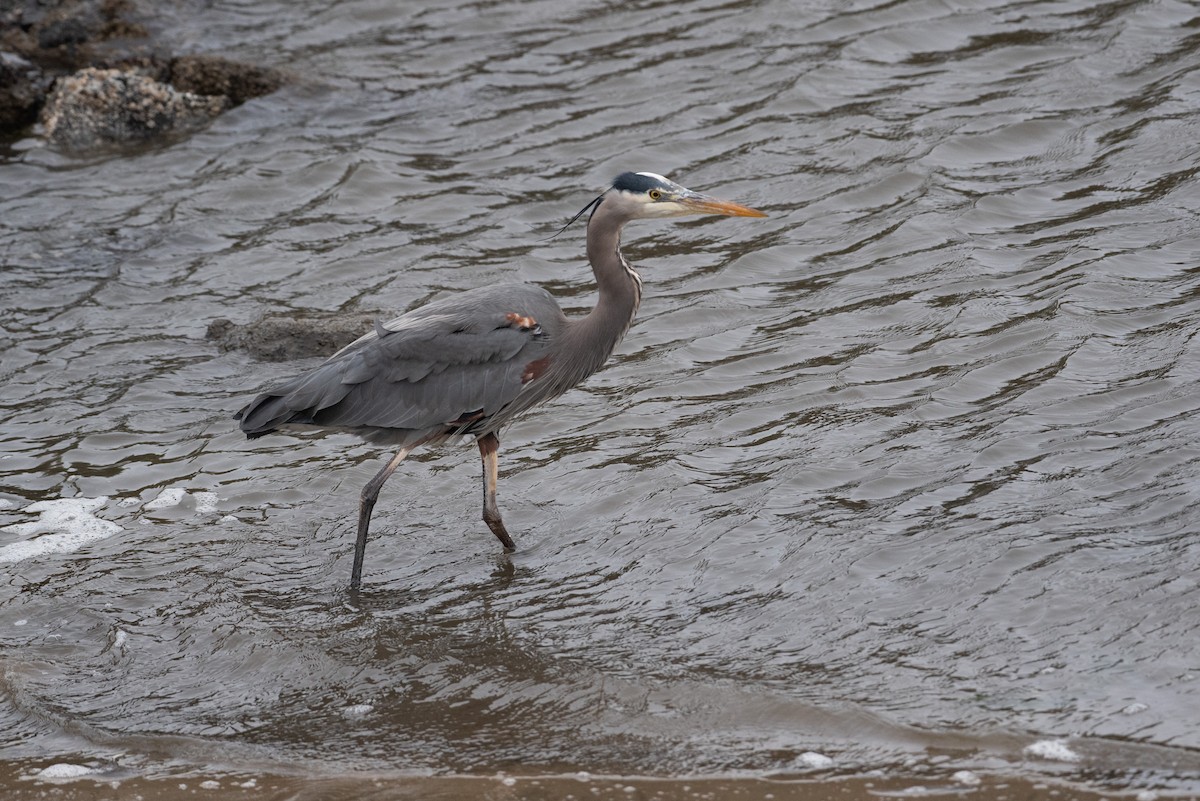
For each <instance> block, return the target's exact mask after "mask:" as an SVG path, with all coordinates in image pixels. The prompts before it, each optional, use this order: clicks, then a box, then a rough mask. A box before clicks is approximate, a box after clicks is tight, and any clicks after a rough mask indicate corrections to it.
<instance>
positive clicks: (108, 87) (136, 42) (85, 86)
mask: <svg viewBox="0 0 1200 801" xmlns="http://www.w3.org/2000/svg"><path fill="white" fill-rule="evenodd" d="M148 8H152V7H148ZM145 13H146V8H142V9H141V10H139V8H138V7H137V6H135V4H134V3H133V2H131V0H0V136H10V135H13V134H16V133H17V132H18V131H19V130H20V129H22V128H25V127H26V126H28V125H30V124H31V123H32V122H34V121H35V120H36V119H37V118H38V113H39V110H41V118H42V121H43V124H44V125H46V128H47V138H48V139H49V140H50V142H51V143H52V144H54V145H57V146H59V147H63V148H67V149H71V150H86V149H90V148H92V147H96V146H104V145H113V144H125V143H137V142H142V141H145V140H148V139H152V138H156V137H159V136H161V135H163V134H171V133H185V132H188V131H193V130H195V129H196V128H199V127H202V126H203V125H204V124H205V123H207V122H208V120H209V119H211V118H212V117H213V116H215V115H216V114H218V113H220V112H221V111H223V110H225V109H227V108H229V107H231V106H235V105H239V104H241V103H243V102H245V101H246V100H249V99H250V98H253V97H259V96H261V95H265V94H268V93H270V92H273V91H275V90H276V89H278V88H279V87H280V86H282V85H283V84H284V83H285V82H287V80H288V76H287V75H286V74H285V73H284V72H282V71H280V70H275V69H271V68H266V67H257V66H254V65H252V64H243V63H240V62H237V61H232V60H230V59H226V58H221V57H219V56H211V55H191V56H180V57H172V55H171V54H170V53H166V52H164V51H163V50H162V49H161V46H160V45H158V44H156V43H155V42H153V41H152V40H151V39H150V35H149V33H148V31H147V29H146V27H145V26H144V25H143V24H142V21H141V18H142V16H143V15H144V14H145ZM114 70H115V71H118V72H119V73H120V74H121V75H122V76H124V77H118V76H114V75H111V74H105V75H101V73H111V72H112V71H114ZM55 79H57V83H56V84H55V89H54V92H53V94H52V95H51V96H50V97H47V94H46V93H47V91H49V90H50V88H51V84H52V83H54V82H55ZM165 84H171V85H173V87H174V89H172V88H171V87H170V86H164V85H165ZM52 98H53V101H54V102H55V103H56V104H57V105H56V106H55V107H54V108H50V107H49V104H50V102H51V99H52ZM44 104H45V105H46V108H44V109H43V108H42V107H43V105H44Z"/></svg>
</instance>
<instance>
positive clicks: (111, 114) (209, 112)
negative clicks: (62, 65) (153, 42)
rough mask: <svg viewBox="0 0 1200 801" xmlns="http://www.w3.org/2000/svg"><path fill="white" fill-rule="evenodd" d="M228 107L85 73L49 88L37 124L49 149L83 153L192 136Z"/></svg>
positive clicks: (222, 101)
mask: <svg viewBox="0 0 1200 801" xmlns="http://www.w3.org/2000/svg"><path fill="white" fill-rule="evenodd" d="M229 106H230V102H229V98H227V97H223V96H216V97H213V96H208V95H196V94H192V93H190V92H179V91H176V90H175V89H174V88H173V87H171V86H169V85H167V84H164V83H159V82H158V81H155V80H153V79H151V78H148V77H146V76H144V75H139V74H137V73H133V72H123V71H121V70H101V69H93V68H88V69H85V70H80V71H79V72H77V73H75V74H74V75H71V76H68V77H66V78H60V79H59V80H58V81H57V82H56V83H55V86H54V90H53V92H51V94H50V97H49V99H48V100H47V101H46V106H45V108H43V109H42V115H41V118H42V125H43V126H45V130H46V138H47V139H48V140H49V141H50V142H51V143H53V144H55V145H57V146H59V147H62V148H65V149H68V150H86V149H90V148H94V147H97V146H102V145H106V144H107V145H121V144H126V143H134V142H144V141H146V140H149V139H154V138H158V137H161V136H163V135H166V134H172V133H187V132H190V131H195V130H196V129H198V128H201V127H203V126H204V125H205V124H206V123H208V121H209V120H211V119H212V118H213V117H215V116H216V115H218V114H220V113H221V112H222V111H224V110H225V109H227V108H229Z"/></svg>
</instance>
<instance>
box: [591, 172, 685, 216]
mask: <svg viewBox="0 0 1200 801" xmlns="http://www.w3.org/2000/svg"><path fill="white" fill-rule="evenodd" d="M638 175H642V176H645V177H646V178H652V179H654V180H655V181H659V182H661V184H662V186H659V187H655V188H652V189H650V190H648V191H646V192H625V191H616V192H613V193H612V198H611V199H612V200H616V201H617V202H619V203H620V204H621V205H622V207H623V208H625V209H627V212H626V213H627V214H629V216H630V217H632V218H634V219H643V220H646V219H661V218H666V217H688V216H691V215H694V214H697V213H698V212H697V211H696V210H695V209H694V208H689V207H687V206H685V205H683V204H682V203H677V202H675V201H674V200H673V198H676V197H689V196H691V197H695V196H696V195H695V193H694V192H692V191H691V190H690V189H685V188H684V187H682V186H680V185H679V184H677V183H675V182H674V181H672V180H670V179H669V178H665V177H663V176H661V175H659V174H658V173H655V172H639V173H638Z"/></svg>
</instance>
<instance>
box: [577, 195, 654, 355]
mask: <svg viewBox="0 0 1200 801" xmlns="http://www.w3.org/2000/svg"><path fill="white" fill-rule="evenodd" d="M614 206H615V204H610V203H608V202H601V203H600V205H599V207H598V208H597V209H596V211H595V213H594V214H592V216H591V219H590V220H588V229H587V254H588V261H590V262H591V263H592V272H593V273H595V275H596V289H597V290H598V291H599V295H600V297H599V299H598V300H597V301H596V307H595V308H594V309H592V311H591V312H590V313H589V314H588V315H587V316H586V317H584V318H582V319H579V320H574V321H572V323H571V324H570V334H569V335H570V336H571V337H578V338H579V339H578V340H577V341H579V342H581V343H583V342H586V343H587V345H588V346H589V352H590V353H593V354H595V356H596V357H597V363H596V364H595V365H594V366H592V370H597V369H599V368H600V365H601V364H603V363H604V362H605V361H606V360H607V359H608V357H609V356H610V355H611V354H612V352H613V349H614V348H615V347H616V346H617V343H619V342H620V341H621V339H622V338H623V337H624V336H625V332H626V331H628V330H629V326H630V324H632V323H633V316H634V315H635V314H637V310H638V305H639V304H640V303H641V301H642V279H641V278H640V277H639V276H638V274H637V273H636V272H634V270H633V267H631V266H630V264H629V262H627V261H626V260H625V257H624V256H622V255H621V228H622V226H624V225H625V222H626V220H627V219H628V218H627V217H625V216H624V215H622V214H621V213H620V211H619V210H617V209H616V208H614Z"/></svg>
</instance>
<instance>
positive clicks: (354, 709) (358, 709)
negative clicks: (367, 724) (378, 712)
mask: <svg viewBox="0 0 1200 801" xmlns="http://www.w3.org/2000/svg"><path fill="white" fill-rule="evenodd" d="M374 710H375V707H373V706H371V705H370V704H353V705H352V706H348V707H346V708H345V709H343V710H342V717H345V718H361V717H365V716H366V715H369V714H371V712H373V711H374Z"/></svg>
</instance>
